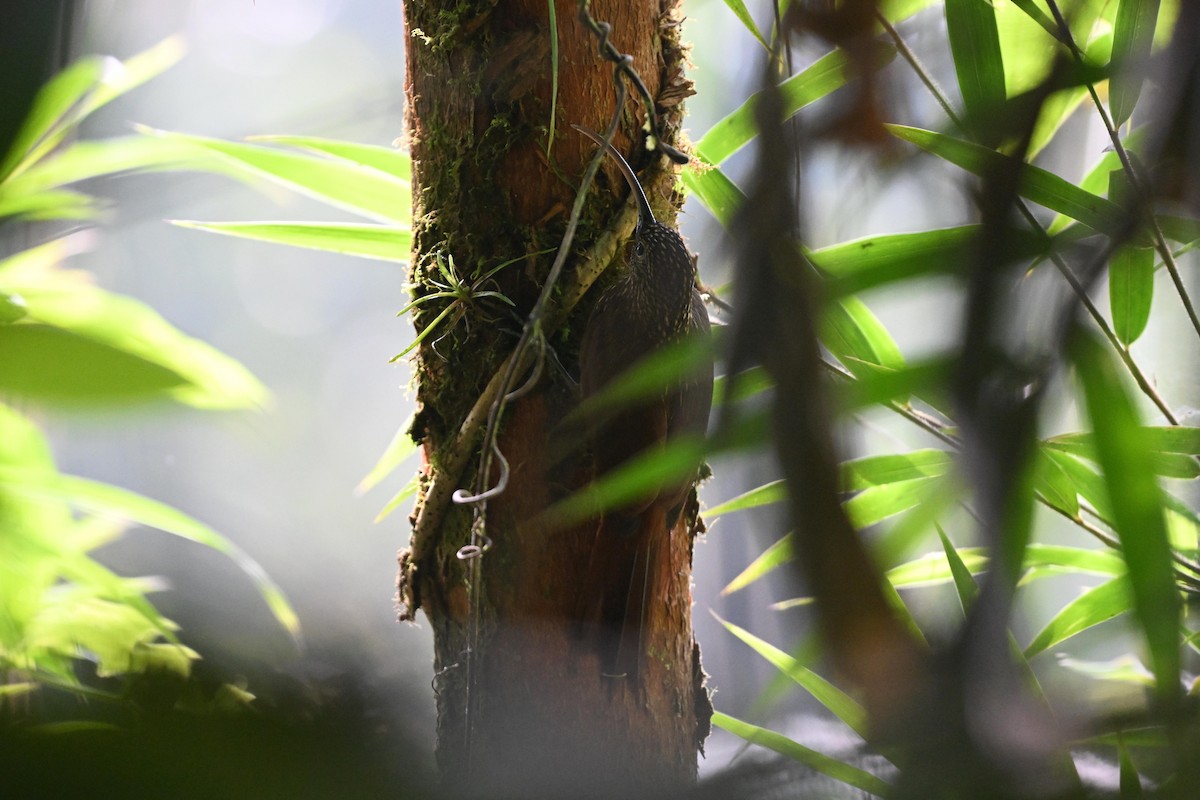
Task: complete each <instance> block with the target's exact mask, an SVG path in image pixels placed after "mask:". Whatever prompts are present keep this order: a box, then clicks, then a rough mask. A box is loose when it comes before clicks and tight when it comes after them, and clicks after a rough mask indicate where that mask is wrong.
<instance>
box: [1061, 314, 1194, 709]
mask: <svg viewBox="0 0 1200 800" xmlns="http://www.w3.org/2000/svg"><path fill="white" fill-rule="evenodd" d="M1071 355H1072V360H1073V361H1074V364H1075V369H1076V373H1077V374H1078V376H1079V380H1080V383H1081V384H1082V386H1083V393H1084V398H1085V400H1086V403H1087V410H1088V417H1089V419H1090V420H1091V423H1092V429H1093V431H1094V432H1095V444H1096V453H1097V455H1098V456H1099V461H1100V465H1101V467H1103V470H1104V482H1105V486H1106V487H1107V489H1108V496H1109V501H1110V502H1111V504H1112V512H1113V523H1114V528H1115V529H1116V531H1117V536H1118V537H1119V538H1120V540H1121V547H1122V549H1123V551H1124V554H1125V563H1126V565H1127V566H1128V568H1129V582H1130V585H1131V586H1132V589H1133V599H1134V612H1135V614H1136V616H1137V619H1138V622H1139V624H1140V626H1141V629H1142V633H1143V635H1145V637H1146V643H1147V645H1148V646H1149V649H1150V656H1151V658H1150V661H1151V665H1152V667H1153V669H1154V674H1155V677H1156V678H1157V679H1158V691H1159V693H1160V694H1161V696H1162V697H1163V698H1164V699H1168V700H1172V699H1175V698H1176V697H1177V696H1178V694H1179V679H1180V674H1179V670H1180V655H1179V640H1178V631H1179V624H1180V609H1179V594H1178V590H1177V589H1176V587H1175V577H1174V570H1173V567H1172V563H1171V547H1170V542H1169V540H1168V538H1167V529H1166V523H1165V521H1164V519H1163V505H1164V502H1163V495H1162V491H1161V490H1160V489H1159V486H1158V483H1157V481H1156V479H1155V476H1154V469H1153V459H1152V457H1151V450H1150V449H1149V447H1148V446H1147V444H1146V441H1145V439H1144V438H1143V436H1142V427H1141V423H1140V421H1139V420H1138V415H1137V411H1136V409H1135V407H1134V405H1133V402H1132V401H1131V399H1130V398H1129V396H1128V394H1127V393H1126V391H1125V387H1124V386H1123V385H1122V384H1121V380H1120V375H1119V374H1118V372H1117V369H1116V367H1115V365H1114V364H1113V363H1112V361H1111V359H1109V357H1108V354H1107V352H1106V351H1105V350H1104V349H1103V346H1102V345H1101V344H1100V343H1099V342H1098V341H1096V340H1095V339H1092V338H1090V337H1085V336H1083V335H1080V336H1077V337H1076V338H1075V340H1074V341H1073V343H1072V348H1071Z"/></svg>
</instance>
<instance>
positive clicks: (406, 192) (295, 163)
mask: <svg viewBox="0 0 1200 800" xmlns="http://www.w3.org/2000/svg"><path fill="white" fill-rule="evenodd" d="M140 130H142V132H143V133H146V134H148V135H152V136H158V137H162V138H165V139H168V140H172V141H176V142H182V143H186V144H190V145H194V146H195V147H198V148H203V149H204V150H208V151H210V152H213V153H216V154H219V155H220V156H221V157H222V158H224V159H225V161H226V163H227V164H230V165H233V166H235V167H237V168H239V169H241V170H242V171H243V172H245V174H246V175H248V176H251V177H257V178H262V179H265V180H268V181H271V182H272V183H276V184H278V185H280V186H284V187H286V188H288V189H291V190H292V191H295V192H298V193H300V194H303V195H306V196H308V197H312V198H313V199H315V200H320V201H321V202H324V203H328V204H329V205H332V206H335V207H337V208H342V209H346V210H347V211H352V212H355V213H358V214H362V215H363V216H367V217H371V218H373V219H376V220H378V221H380V222H393V223H396V222H398V223H408V222H409V220H410V219H411V217H412V188H411V187H410V185H409V184H408V182H407V181H403V180H400V179H399V178H396V177H394V176H392V175H388V174H385V173H383V172H380V171H379V170H377V169H374V168H372V167H364V166H361V165H359V164H356V163H351V162H348V161H346V160H344V159H340V158H327V157H325V156H322V155H316V154H309V153H301V152H294V151H291V150H284V149H281V148H278V147H271V146H267V145H261V144H249V143H247V142H228V141H224V140H222V139H210V138H206V137H203V136H189V135H187V134H182V133H171V132H168V131H155V130H151V129H148V128H142V129H140Z"/></svg>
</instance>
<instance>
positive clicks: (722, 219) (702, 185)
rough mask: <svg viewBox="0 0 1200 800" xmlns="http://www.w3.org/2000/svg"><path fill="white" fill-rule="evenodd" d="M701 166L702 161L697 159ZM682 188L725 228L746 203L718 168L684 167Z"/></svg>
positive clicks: (740, 193) (734, 185)
mask: <svg viewBox="0 0 1200 800" xmlns="http://www.w3.org/2000/svg"><path fill="white" fill-rule="evenodd" d="M697 161H699V162H700V164H701V165H703V163H704V162H703V161H702V160H701V159H699V158H698V159H697ZM680 178H681V180H682V181H683V185H684V188H686V189H687V190H688V191H689V192H691V193H692V194H693V195H695V196H696V199H697V200H699V201H700V203H701V204H702V205H703V206H704V207H705V208H707V209H708V211H709V213H710V214H712V215H713V217H714V218H715V219H716V220H717V222H719V223H721V224H722V225H723V226H725V227H726V228H728V227H729V224H730V223H731V222H732V221H733V217H734V215H735V214H736V213H737V211H738V209H739V208H741V207H742V205H743V204H744V203H745V202H746V195H745V194H743V192H742V190H741V189H739V188H738V187H737V185H736V184H734V182H733V181H731V180H730V179H729V178H728V177H726V175H725V173H724V172H722V171H721V170H720V168H719V167H715V166H712V165H708V166H707V168H704V167H703V166H700V165H693V166H689V167H686V168H685V169H684V170H683V173H682V174H681V175H680Z"/></svg>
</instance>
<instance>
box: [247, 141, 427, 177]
mask: <svg viewBox="0 0 1200 800" xmlns="http://www.w3.org/2000/svg"><path fill="white" fill-rule="evenodd" d="M248 141H251V142H266V143H268V144H282V145H288V146H290V147H297V148H299V149H301V150H309V151H312V152H315V153H324V154H325V155H330V156H334V157H336V158H340V159H342V160H343V161H350V162H352V163H354V164H360V165H362V166H364V167H371V168H372V169H377V170H379V171H380V172H383V173H385V174H387V175H391V176H392V177H393V178H399V179H400V180H402V181H405V182H411V181H412V159H411V158H410V157H409V154H408V153H406V152H404V151H403V150H397V149H396V148H393V147H380V146H379V145H375V144H359V143H357V142H343V141H341V140H338V139H323V138H320V137H317V136H251V137H249V139H248Z"/></svg>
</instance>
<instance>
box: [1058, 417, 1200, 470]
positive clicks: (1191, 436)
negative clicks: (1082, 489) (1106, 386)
mask: <svg viewBox="0 0 1200 800" xmlns="http://www.w3.org/2000/svg"><path fill="white" fill-rule="evenodd" d="M1141 437H1142V440H1143V441H1144V442H1145V443H1146V446H1147V448H1148V449H1149V450H1150V458H1151V460H1152V462H1153V470H1154V473H1155V474H1156V475H1163V476H1165V477H1168V478H1181V479H1183V480H1191V479H1192V478H1196V477H1200V461H1197V456H1200V428H1191V427H1187V426H1182V425H1179V426H1169V427H1157V428H1154V427H1151V428H1142V429H1141ZM1045 446H1046V447H1048V448H1052V449H1054V450H1058V451H1061V452H1064V453H1071V454H1072V455H1076V456H1081V457H1083V458H1086V459H1088V460H1089V461H1099V456H1098V455H1097V452H1096V442H1095V436H1094V434H1092V433H1066V434H1061V435H1059V436H1053V437H1051V438H1049V439H1047V440H1046V442H1045Z"/></svg>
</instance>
